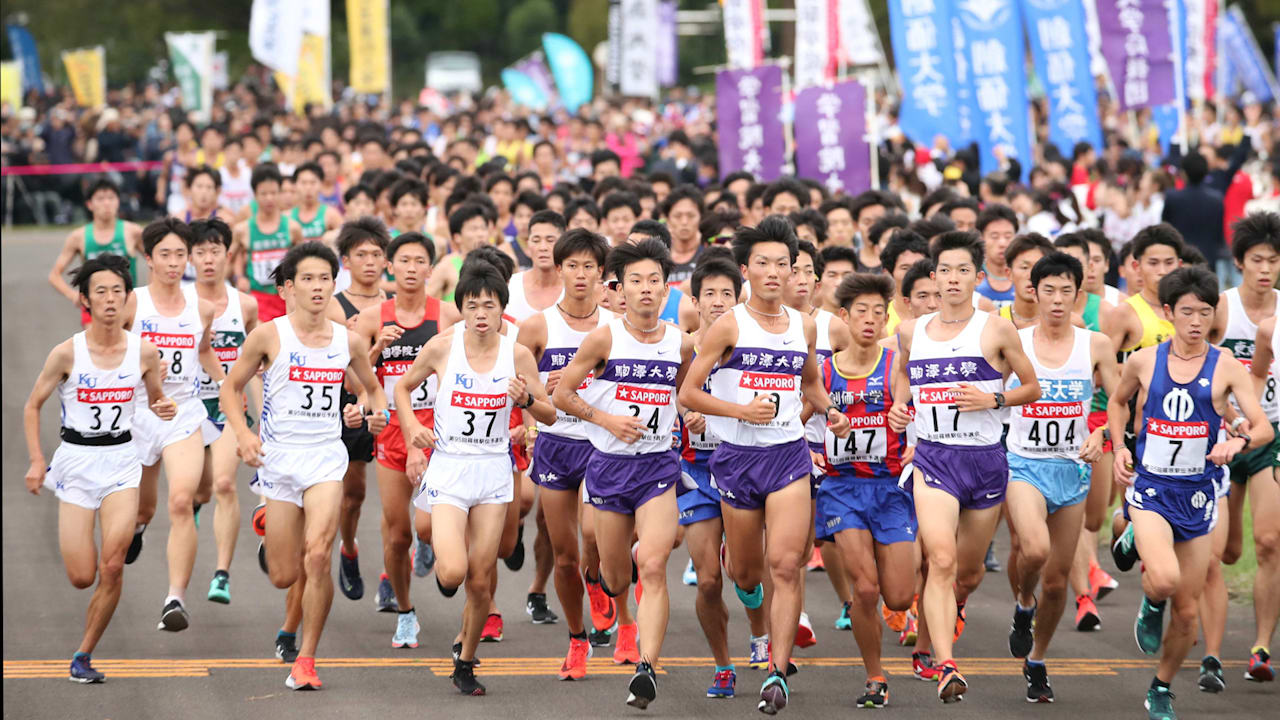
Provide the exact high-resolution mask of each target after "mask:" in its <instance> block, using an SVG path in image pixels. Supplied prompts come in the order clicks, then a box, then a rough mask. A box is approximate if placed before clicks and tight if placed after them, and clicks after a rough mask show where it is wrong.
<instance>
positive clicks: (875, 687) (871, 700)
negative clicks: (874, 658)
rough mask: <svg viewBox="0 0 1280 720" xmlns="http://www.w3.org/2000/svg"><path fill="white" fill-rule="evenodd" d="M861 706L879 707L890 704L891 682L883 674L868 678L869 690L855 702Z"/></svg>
mask: <svg viewBox="0 0 1280 720" xmlns="http://www.w3.org/2000/svg"><path fill="white" fill-rule="evenodd" d="M853 704H854V705H856V706H857V707H860V708H871V709H879V708H882V707H884V706H885V705H888V704H889V683H888V682H887V681H886V680H885V679H884V677H883V676H880V675H877V676H876V677H873V678H868V679H867V691H866V692H864V693H862V697H859V698H858V699H857V700H856V701H855V702H854V703H853Z"/></svg>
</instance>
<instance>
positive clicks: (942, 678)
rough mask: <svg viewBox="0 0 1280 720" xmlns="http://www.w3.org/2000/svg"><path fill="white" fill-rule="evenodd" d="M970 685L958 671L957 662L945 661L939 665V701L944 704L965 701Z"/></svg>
mask: <svg viewBox="0 0 1280 720" xmlns="http://www.w3.org/2000/svg"><path fill="white" fill-rule="evenodd" d="M968 689H969V683H968V682H966V681H965V679H964V676H963V675H961V674H960V671H959V670H957V669H956V661H955V660H944V661H942V663H941V664H939V665H938V699H939V700H941V701H942V702H944V703H954V702H960V701H961V700H963V699H964V694H965V691H967V690H968Z"/></svg>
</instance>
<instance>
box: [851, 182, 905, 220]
mask: <svg viewBox="0 0 1280 720" xmlns="http://www.w3.org/2000/svg"><path fill="white" fill-rule="evenodd" d="M876 205H879V206H880V207H883V208H884V209H885V212H888V211H889V210H890V209H892V208H901V207H902V201H901V200H899V199H898V196H897V195H894V194H893V193H891V192H887V191H885V190H865V191H863V192H861V193H858V195H857V196H855V197H854V198H853V199H852V200H850V201H849V214H850V215H853V221H854V222H855V223H856V222H858V216H859V215H861V214H862V211H863V210H866V209H867V208H869V207H875V206H876Z"/></svg>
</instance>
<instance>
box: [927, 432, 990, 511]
mask: <svg viewBox="0 0 1280 720" xmlns="http://www.w3.org/2000/svg"><path fill="white" fill-rule="evenodd" d="M913 463H914V464H915V467H916V469H917V470H919V471H920V475H921V477H923V478H924V482H925V484H926V485H928V486H929V487H932V488H937V489H938V490H941V491H943V492H945V493H947V494H948V495H951V496H952V497H954V498H955V499H956V500H958V501H960V508H961V509H963V510H982V509H984V508H989V507H993V506H995V505H999V504H1000V503H1002V502H1004V492H1005V487H1006V486H1008V484H1009V458H1008V456H1007V455H1006V454H1005V450H1004V447H1003V446H1001V445H1000V444H998V443H997V444H995V445H947V444H944V443H936V442H930V441H928V440H921V441H920V443H919V444H918V445H916V457H915V460H914V461H913Z"/></svg>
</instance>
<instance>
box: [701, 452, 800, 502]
mask: <svg viewBox="0 0 1280 720" xmlns="http://www.w3.org/2000/svg"><path fill="white" fill-rule="evenodd" d="M710 466H711V476H712V477H714V478H715V479H716V487H717V488H718V489H719V490H720V499H721V500H723V501H724V502H726V503H728V504H729V505H730V506H731V507H735V508H738V509H739V510H759V509H760V508H763V507H764V502H765V500H766V499H767V498H768V497H769V496H770V495H771V494H773V493H775V492H777V491H779V490H781V489H783V488H785V487H786V486H788V485H790V484H791V483H793V482H795V481H797V480H807V481H809V483H810V491H811V492H812V482H813V460H811V459H810V458H809V444H808V443H806V442H805V441H804V438H798V439H796V440H795V441H793V442H788V443H781V444H779V445H766V446H764V447H745V446H742V445H733V444H731V443H727V442H722V443H720V447H718V448H716V451H715V452H713V453H711V462H710Z"/></svg>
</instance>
